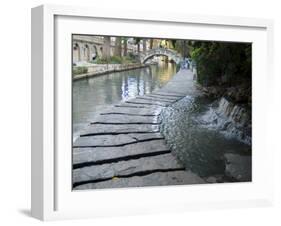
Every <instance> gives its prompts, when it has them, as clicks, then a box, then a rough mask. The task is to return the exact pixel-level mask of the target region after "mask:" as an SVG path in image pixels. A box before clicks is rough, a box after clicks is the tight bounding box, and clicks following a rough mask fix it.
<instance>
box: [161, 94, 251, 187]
mask: <svg viewBox="0 0 281 226" xmlns="http://www.w3.org/2000/svg"><path fill="white" fill-rule="evenodd" d="M211 102H212V101H211V100H208V99H206V98H203V97H189V96H187V97H185V98H183V99H182V100H180V101H179V102H177V103H175V104H173V105H172V106H170V107H168V108H166V109H164V110H163V111H162V113H161V120H162V124H161V132H162V133H163V134H164V136H165V138H166V140H167V143H168V145H169V146H170V148H171V150H173V151H174V152H175V153H176V155H177V157H178V159H179V160H180V161H181V162H182V163H183V164H184V166H185V167H186V168H187V169H190V170H191V171H193V172H194V173H196V174H198V175H199V176H201V177H204V178H207V177H210V176H219V177H220V178H222V180H227V176H226V175H225V168H226V159H225V157H224V156H225V154H226V153H235V154H239V155H245V154H249V150H250V146H249V145H246V144H244V143H242V142H240V141H238V140H237V139H235V138H229V137H226V136H225V134H223V133H221V131H220V130H215V129H213V128H208V125H206V124H203V123H202V120H201V118H202V115H204V114H205V113H206V112H207V111H208V110H209V108H210V107H211V106H210V105H211ZM245 167H247V168H248V166H245ZM221 182H223V181H221Z"/></svg>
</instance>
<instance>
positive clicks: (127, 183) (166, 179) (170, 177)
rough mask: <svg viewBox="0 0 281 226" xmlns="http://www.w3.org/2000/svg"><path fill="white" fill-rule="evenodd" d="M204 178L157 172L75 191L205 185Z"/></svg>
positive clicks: (179, 172) (85, 185) (170, 172)
mask: <svg viewBox="0 0 281 226" xmlns="http://www.w3.org/2000/svg"><path fill="white" fill-rule="evenodd" d="M204 183H206V182H205V181H204V180H203V179H202V178H200V177H199V176H197V175H196V174H194V173H192V172H190V171H183V170H178V171H168V172H156V173H151V174H148V175H145V176H133V177H129V178H118V177H115V178H114V179H112V180H107V181H103V182H99V183H87V184H83V185H80V186H77V187H75V188H74V189H77V190H78V189H79V190H82V189H102V188H125V187H143V186H163V185H164V186H167V185H182V184H204Z"/></svg>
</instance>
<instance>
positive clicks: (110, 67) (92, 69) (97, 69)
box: [73, 63, 149, 80]
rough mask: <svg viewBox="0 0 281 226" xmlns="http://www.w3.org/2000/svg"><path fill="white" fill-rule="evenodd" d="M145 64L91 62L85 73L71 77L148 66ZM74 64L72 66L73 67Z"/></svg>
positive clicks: (90, 75) (89, 75) (75, 77)
mask: <svg viewBox="0 0 281 226" xmlns="http://www.w3.org/2000/svg"><path fill="white" fill-rule="evenodd" d="M148 66H149V65H147V64H140V63H135V64H92V65H91V66H86V67H87V68H88V72H87V73H85V74H80V75H73V79H74V80H77V79H82V78H87V77H92V76H96V75H102V74H107V73H112V72H119V71H126V70H132V69H137V68H142V67H148ZM75 67H76V66H74V68H75Z"/></svg>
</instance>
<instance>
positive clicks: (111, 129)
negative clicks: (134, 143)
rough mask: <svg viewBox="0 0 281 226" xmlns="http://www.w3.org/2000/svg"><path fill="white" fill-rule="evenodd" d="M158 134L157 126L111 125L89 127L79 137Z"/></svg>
mask: <svg viewBox="0 0 281 226" xmlns="http://www.w3.org/2000/svg"><path fill="white" fill-rule="evenodd" d="M155 132H159V125H151V124H143V125H141V124H140V125H137V126H136V125H134V124H124V125H112V124H107V125H106V124H104V125H103V124H94V125H89V126H88V127H87V128H86V129H85V130H84V131H83V132H81V134H80V136H92V135H106V134H107V135H117V134H127V133H155Z"/></svg>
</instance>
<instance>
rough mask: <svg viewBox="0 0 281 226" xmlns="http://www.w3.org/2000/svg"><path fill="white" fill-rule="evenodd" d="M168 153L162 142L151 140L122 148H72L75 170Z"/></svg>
mask: <svg viewBox="0 0 281 226" xmlns="http://www.w3.org/2000/svg"><path fill="white" fill-rule="evenodd" d="M165 152H166V153H167V152H170V151H169V149H168V148H167V146H166V143H165V141H164V140H151V141H146V142H141V143H135V144H131V145H126V146H122V147H98V148H73V164H74V166H75V168H77V167H83V166H87V165H90V164H91V165H94V164H104V163H108V162H116V161H122V160H123V161H124V160H126V159H127V160H128V159H134V158H140V157H141V156H142V157H145V156H151V155H152V154H153V155H159V154H161V153H162V154H163V153H165Z"/></svg>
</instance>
